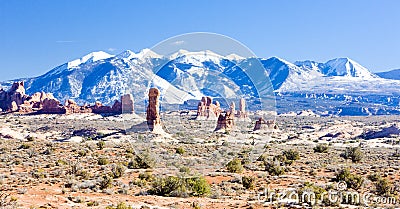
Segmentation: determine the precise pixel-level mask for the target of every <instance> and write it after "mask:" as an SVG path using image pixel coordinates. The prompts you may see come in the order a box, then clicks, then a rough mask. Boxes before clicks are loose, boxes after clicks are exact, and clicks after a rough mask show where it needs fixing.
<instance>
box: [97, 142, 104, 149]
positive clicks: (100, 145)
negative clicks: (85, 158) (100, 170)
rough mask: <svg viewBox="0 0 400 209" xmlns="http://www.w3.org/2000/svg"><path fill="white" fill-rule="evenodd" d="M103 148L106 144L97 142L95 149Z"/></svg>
mask: <svg viewBox="0 0 400 209" xmlns="http://www.w3.org/2000/svg"><path fill="white" fill-rule="evenodd" d="M105 146H106V143H105V142H104V141H98V142H97V147H98V148H99V150H102V149H104V147H105Z"/></svg>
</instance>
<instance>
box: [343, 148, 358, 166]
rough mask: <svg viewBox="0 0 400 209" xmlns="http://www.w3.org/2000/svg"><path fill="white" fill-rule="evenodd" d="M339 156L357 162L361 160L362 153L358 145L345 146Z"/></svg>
mask: <svg viewBox="0 0 400 209" xmlns="http://www.w3.org/2000/svg"><path fill="white" fill-rule="evenodd" d="M340 156H341V157H343V158H344V159H350V160H351V161H352V162H353V163H358V162H360V161H361V160H362V158H363V153H362V151H361V148H360V147H347V148H346V150H345V152H344V153H342V154H341V155H340Z"/></svg>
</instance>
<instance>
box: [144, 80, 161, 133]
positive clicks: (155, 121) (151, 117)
mask: <svg viewBox="0 0 400 209" xmlns="http://www.w3.org/2000/svg"><path fill="white" fill-rule="evenodd" d="M159 97H160V91H159V90H158V89H157V88H151V89H150V90H149V104H148V105H147V110H146V120H147V126H148V127H149V129H150V131H152V132H154V133H162V132H164V131H163V130H162V126H161V118H160V112H159V109H160V104H159V101H158V100H159Z"/></svg>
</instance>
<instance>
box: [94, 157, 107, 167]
mask: <svg viewBox="0 0 400 209" xmlns="http://www.w3.org/2000/svg"><path fill="white" fill-rule="evenodd" d="M108 163H109V161H108V159H107V158H106V157H99V159H97V164H99V165H107V164H108Z"/></svg>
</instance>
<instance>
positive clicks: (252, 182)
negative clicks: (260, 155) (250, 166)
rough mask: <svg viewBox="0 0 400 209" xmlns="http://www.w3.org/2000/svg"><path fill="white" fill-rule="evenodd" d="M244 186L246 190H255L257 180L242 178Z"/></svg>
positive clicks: (251, 177) (249, 177) (248, 177)
mask: <svg viewBox="0 0 400 209" xmlns="http://www.w3.org/2000/svg"><path fill="white" fill-rule="evenodd" d="M242 185H243V187H244V188H246V189H254V187H255V185H256V178H255V177H253V176H242Z"/></svg>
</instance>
